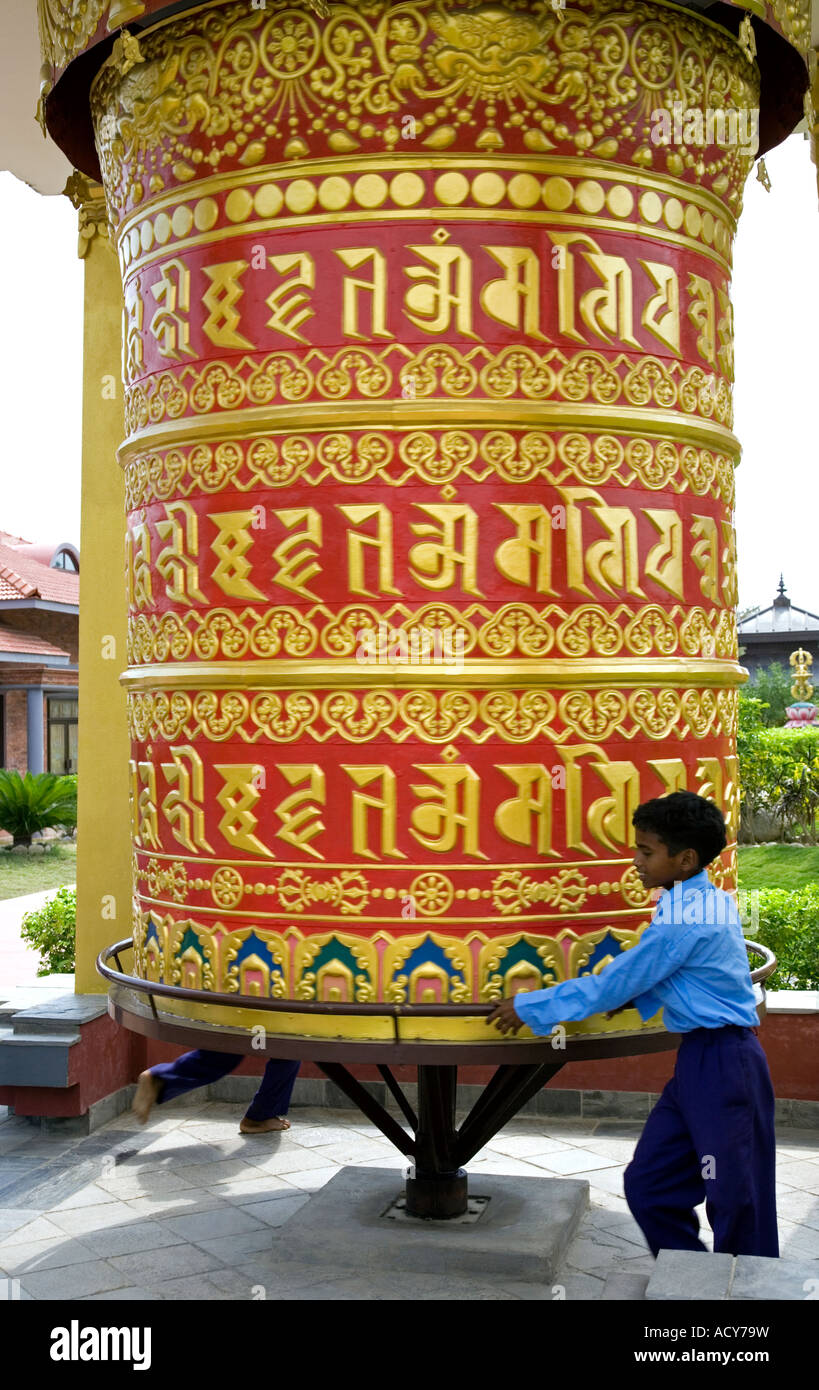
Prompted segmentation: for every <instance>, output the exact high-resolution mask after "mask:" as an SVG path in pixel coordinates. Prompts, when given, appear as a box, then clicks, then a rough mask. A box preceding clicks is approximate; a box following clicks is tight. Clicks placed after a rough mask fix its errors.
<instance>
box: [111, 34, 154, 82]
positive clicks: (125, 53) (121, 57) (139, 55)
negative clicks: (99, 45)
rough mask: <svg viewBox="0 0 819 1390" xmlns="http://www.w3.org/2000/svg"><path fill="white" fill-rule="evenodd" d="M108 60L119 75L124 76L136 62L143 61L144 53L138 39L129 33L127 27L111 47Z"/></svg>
mask: <svg viewBox="0 0 819 1390" xmlns="http://www.w3.org/2000/svg"><path fill="white" fill-rule="evenodd" d="M109 62H110V63H111V65H112V67H115V68H116V70H117V72H118V73H119V75H120V77H125V75H126V73H129V72H130V71H131V68H135V67H136V65H137V63H144V62H145V55H144V54H143V52H142V49H141V48H140V46H139V39H137V38H135V37H134V35H133V34H129V33H128V30H127V29H123V31H122V33H121V34H120V35H119V36H118V38H117V39H116V40H115V42H114V47H113V48H112V49H111V57H110V59H109Z"/></svg>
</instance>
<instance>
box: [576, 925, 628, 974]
mask: <svg viewBox="0 0 819 1390" xmlns="http://www.w3.org/2000/svg"><path fill="white" fill-rule="evenodd" d="M607 936H611V937H612V938H613V939H614V940H615V941H618V942H619V943H620V949H621V951H628V950H629V948H630V947H632V946H636V945H637V942H638V941H639V939H640V932H639V931H634V930H629V929H624V928H622V927H602V928H601V929H600V930H598V931H592V932H585V933H584V934H583V936H581V937H580V938H579V939H576V940H575V941H572V942H571V944H570V945H569V969H568V975H569V977H570V978H575V977H576V976H578V975H580V974H581V973H586V966H588V963H589V960H590V959H591V957H592V955H593V954H594V948H595V946H597V945H598V943H599V942H601V941H604V940H605V938H606V937H607ZM603 966H604V962H603V961H599V962H598V963H597V965H596V966H595V967H594V971H593V973H594V974H597V973H599V971H600V969H601V968H603Z"/></svg>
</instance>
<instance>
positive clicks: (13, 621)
mask: <svg viewBox="0 0 819 1390" xmlns="http://www.w3.org/2000/svg"><path fill="white" fill-rule="evenodd" d="M79 569H80V556H79V551H78V550H77V548H76V546H74V545H72V544H71V543H70V542H69V541H61V542H59V543H58V544H47V543H40V542H32V541H27V540H24V539H23V537H22V536H14V535H12V534H11V533H10V532H8V531H0V765H2V766H3V767H7V768H16V769H17V771H18V772H21V773H22V772H26V771H30V772H43V771H49V772H58V773H63V772H76V771H77V717H78V685H77V681H78V674H77V673H78V658H79V612H80V574H79Z"/></svg>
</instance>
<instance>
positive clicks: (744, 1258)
mask: <svg viewBox="0 0 819 1390" xmlns="http://www.w3.org/2000/svg"><path fill="white" fill-rule="evenodd" d="M817 1293H819V1262H817V1261H813V1260H782V1259H773V1258H768V1257H766V1256H763V1255H737V1256H734V1255H725V1254H719V1255H711V1254H707V1253H700V1252H699V1251H696V1250H661V1251H660V1253H659V1255H658V1256H657V1263H656V1264H655V1266H654V1270H653V1272H652V1275H651V1278H650V1279H649V1281H648V1287H647V1288H646V1292H645V1297H646V1298H647V1299H648V1300H671V1299H674V1300H689V1301H691V1302H703V1301H725V1302H730V1301H733V1300H738V1301H742V1300H751V1299H752V1300H755V1301H756V1300H766V1299H774V1300H777V1301H779V1302H783V1301H793V1302H797V1301H801V1300H804V1299H806V1298H808V1297H809V1296H812V1297H814V1298H815V1297H816V1295H817Z"/></svg>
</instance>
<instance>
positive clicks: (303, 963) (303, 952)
mask: <svg viewBox="0 0 819 1390" xmlns="http://www.w3.org/2000/svg"><path fill="white" fill-rule="evenodd" d="M293 934H294V935H295V936H296V951H295V959H294V965H293V971H294V976H295V980H296V982H297V983H296V995H295V997H296V998H297V999H319V998H326V997H327V996H328V995H329V994H330V992H331V991H332V989H333V986H332V984H331V983H330V982H329V981H324V982H323V981H322V980H321V979H320V978H319V973H318V971H317V970H314V969H313V968H312V967H313V966H314V964H315V962H316V960H317V958H318V957H319V955H320V954H321V952H322V951H323V950H324V949H325V948H327V947H329V948H330V949H332V947H333V945H335V946H336V948H337V949H338V947H341V948H342V950H343V949H345V948H346V950H347V951H349V952H350V953H351V955H352V957H353V959H354V961H355V964H356V966H357V967H358V971H359V972H360V973H358V974H356V975H355V976H353V973H352V971H351V969H350V967H349V966H348V965H345V963H344V962H342V961H340V960H339V959H338V957H337V956H336V957H335V958H334V959H333V960H332V961H330V962H329V963H328V967H327V969H326V970H325V972H324V974H325V976H326V974H327V973H329V972H330V971H332V972H333V974H335V975H336V976H338V977H341V978H342V979H345V982H346V983H347V987H348V999H349V1002H350V1003H352V1002H353V999H355V1002H356V1003H358V1004H368V1003H371V1002H372V1001H373V1000H374V999H375V998H376V987H377V985H376V982H377V980H378V956H377V954H376V949H375V946H374V945H373V943H372V942H371V941H364V940H362V939H361V938H360V937H356V936H348V935H347V934H346V933H342V932H332V933H329V934H325V933H322V934H321V935H319V936H308V937H305V938H302V937H301V936H300V934H299V933H293ZM323 983H325V989H322V984H323Z"/></svg>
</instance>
